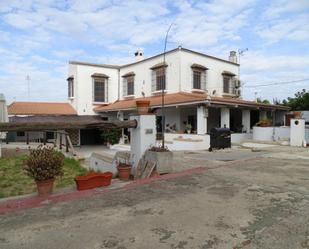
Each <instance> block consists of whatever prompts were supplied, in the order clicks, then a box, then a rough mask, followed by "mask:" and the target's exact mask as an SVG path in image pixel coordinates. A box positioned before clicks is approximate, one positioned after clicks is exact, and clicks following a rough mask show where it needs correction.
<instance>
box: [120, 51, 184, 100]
mask: <svg viewBox="0 0 309 249" xmlns="http://www.w3.org/2000/svg"><path fill="white" fill-rule="evenodd" d="M165 61H166V64H167V65H168V66H167V68H166V83H167V93H175V92H179V82H180V74H179V68H180V53H178V52H177V51H175V52H173V53H168V54H166V57H165ZM162 62H163V55H161V56H158V57H155V58H152V59H150V60H144V61H140V62H139V63H137V64H135V63H134V64H132V65H128V66H125V67H122V68H121V69H120V92H121V99H123V96H122V95H123V78H122V77H121V76H122V75H125V74H126V73H129V72H134V73H135V77H134V95H135V97H136V98H138V97H143V95H142V92H144V93H145V96H151V95H153V92H152V70H151V69H150V68H151V67H153V66H154V65H156V64H159V63H162Z"/></svg>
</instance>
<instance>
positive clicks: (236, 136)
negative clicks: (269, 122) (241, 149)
mask: <svg viewBox="0 0 309 249" xmlns="http://www.w3.org/2000/svg"><path fill="white" fill-rule="evenodd" d="M250 139H252V134H251V133H233V134H231V143H234V144H238V143H241V142H244V141H246V140H250Z"/></svg>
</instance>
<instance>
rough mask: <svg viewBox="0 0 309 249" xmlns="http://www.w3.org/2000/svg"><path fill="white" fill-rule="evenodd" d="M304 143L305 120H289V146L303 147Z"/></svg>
mask: <svg viewBox="0 0 309 249" xmlns="http://www.w3.org/2000/svg"><path fill="white" fill-rule="evenodd" d="M306 143H307V141H305V120H304V119H291V128H290V145H291V146H299V147H301V146H303V145H304V144H306Z"/></svg>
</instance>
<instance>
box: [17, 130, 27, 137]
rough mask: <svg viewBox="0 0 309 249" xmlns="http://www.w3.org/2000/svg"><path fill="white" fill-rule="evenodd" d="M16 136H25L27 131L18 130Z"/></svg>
mask: <svg viewBox="0 0 309 249" xmlns="http://www.w3.org/2000/svg"><path fill="white" fill-rule="evenodd" d="M16 136H17V137H24V136H25V132H24V131H18V132H17V133H16Z"/></svg>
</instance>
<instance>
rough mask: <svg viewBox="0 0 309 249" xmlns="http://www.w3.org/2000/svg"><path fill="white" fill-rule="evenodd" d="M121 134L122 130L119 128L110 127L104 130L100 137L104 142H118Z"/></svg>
mask: <svg viewBox="0 0 309 249" xmlns="http://www.w3.org/2000/svg"><path fill="white" fill-rule="evenodd" d="M121 135H122V130H121V129H120V128H111V129H107V130H104V131H103V132H102V134H101V137H102V139H103V141H104V142H107V143H110V144H112V145H113V144H117V143H119V140H120V138H121Z"/></svg>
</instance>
